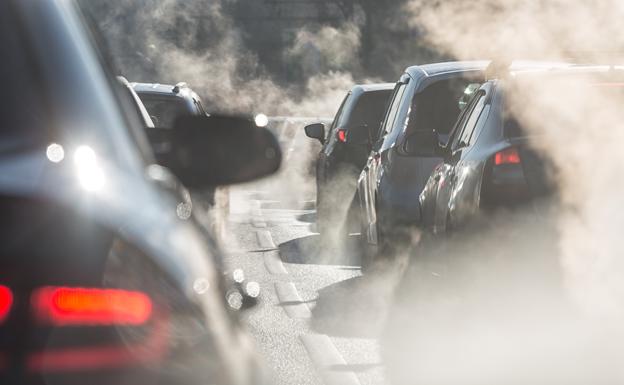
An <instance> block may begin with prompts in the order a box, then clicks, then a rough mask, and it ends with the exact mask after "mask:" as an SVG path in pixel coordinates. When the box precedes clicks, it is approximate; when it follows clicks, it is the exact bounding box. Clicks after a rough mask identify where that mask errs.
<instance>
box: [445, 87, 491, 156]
mask: <svg viewBox="0 0 624 385" xmlns="http://www.w3.org/2000/svg"><path fill="white" fill-rule="evenodd" d="M485 99H486V98H485V92H483V91H481V92H479V93H477V94H476V95H475V97H474V99H473V100H472V103H470V105H469V106H468V108H467V109H466V113H465V114H464V116H463V117H462V120H461V121H460V123H459V125H458V126H457V127H456V129H457V130H458V131H457V135H456V137H455V138H454V139H453V149H457V148H460V147H466V146H468V145H469V144H470V138H471V136H472V133H473V131H474V129H475V127H476V125H477V121H478V120H479V117H480V116H481V112H483V108H484V105H485Z"/></svg>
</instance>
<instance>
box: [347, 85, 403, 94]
mask: <svg viewBox="0 0 624 385" xmlns="http://www.w3.org/2000/svg"><path fill="white" fill-rule="evenodd" d="M393 89H394V83H370V84H356V85H355V86H353V88H352V89H351V91H355V90H358V91H362V92H374V91H388V90H393Z"/></svg>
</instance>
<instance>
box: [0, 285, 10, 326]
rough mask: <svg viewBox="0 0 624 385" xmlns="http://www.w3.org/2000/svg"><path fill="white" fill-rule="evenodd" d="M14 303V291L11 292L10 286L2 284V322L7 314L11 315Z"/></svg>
mask: <svg viewBox="0 0 624 385" xmlns="http://www.w3.org/2000/svg"><path fill="white" fill-rule="evenodd" d="M12 305H13V292H11V289H9V288H8V287H6V286H4V285H0V322H3V321H4V320H5V319H6V317H7V315H9V311H11V306H12Z"/></svg>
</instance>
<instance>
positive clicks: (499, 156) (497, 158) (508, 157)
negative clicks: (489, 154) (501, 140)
mask: <svg viewBox="0 0 624 385" xmlns="http://www.w3.org/2000/svg"><path fill="white" fill-rule="evenodd" d="M519 163H520V154H518V149H516V148H514V147H511V148H507V149H505V150H503V151H500V152H497V153H496V155H494V165H496V166H500V165H503V164H519Z"/></svg>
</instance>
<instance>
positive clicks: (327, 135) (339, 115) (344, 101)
mask: <svg viewBox="0 0 624 385" xmlns="http://www.w3.org/2000/svg"><path fill="white" fill-rule="evenodd" d="M350 96H351V92H349V93H348V94H347V96H345V97H344V99H342V103H340V107H339V108H338V112H336V116H335V117H334V121H333V122H332V124H331V127H330V128H329V130H326V132H325V142H327V139H328V138H332V137H333V136H332V132H333V131H334V130H335V129H336V127H337V126H338V122H339V121H340V120H341V118H342V110H344V107H345V105H346V104H347V100H349V97H350Z"/></svg>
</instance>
